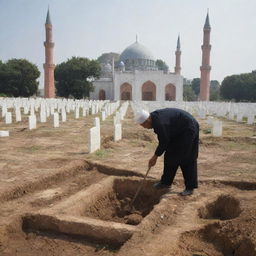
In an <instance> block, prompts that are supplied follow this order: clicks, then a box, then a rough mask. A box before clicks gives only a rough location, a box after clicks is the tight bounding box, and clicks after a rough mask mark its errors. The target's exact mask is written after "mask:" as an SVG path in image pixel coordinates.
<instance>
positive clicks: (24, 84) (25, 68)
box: [0, 59, 40, 97]
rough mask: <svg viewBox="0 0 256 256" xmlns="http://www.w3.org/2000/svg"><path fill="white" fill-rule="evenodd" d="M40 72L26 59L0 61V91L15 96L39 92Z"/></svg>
mask: <svg viewBox="0 0 256 256" xmlns="http://www.w3.org/2000/svg"><path fill="white" fill-rule="evenodd" d="M39 76H40V72H39V70H38V68H37V66H36V65H34V64H32V63H30V62H29V61H27V60H25V59H11V60H9V61H7V62H6V63H2V62H1V63H0V93H2V94H5V95H7V96H14V97H20V96H21V97H29V96H32V95H34V94H36V93H37V90H38V84H39V83H38V81H37V78H38V77H39Z"/></svg>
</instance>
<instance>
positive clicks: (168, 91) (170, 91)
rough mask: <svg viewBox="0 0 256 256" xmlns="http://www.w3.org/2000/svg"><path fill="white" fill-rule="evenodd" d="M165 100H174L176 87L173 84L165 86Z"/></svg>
mask: <svg viewBox="0 0 256 256" xmlns="http://www.w3.org/2000/svg"><path fill="white" fill-rule="evenodd" d="M165 100H167V101H171V100H176V87H175V85H173V84H167V85H166V86H165Z"/></svg>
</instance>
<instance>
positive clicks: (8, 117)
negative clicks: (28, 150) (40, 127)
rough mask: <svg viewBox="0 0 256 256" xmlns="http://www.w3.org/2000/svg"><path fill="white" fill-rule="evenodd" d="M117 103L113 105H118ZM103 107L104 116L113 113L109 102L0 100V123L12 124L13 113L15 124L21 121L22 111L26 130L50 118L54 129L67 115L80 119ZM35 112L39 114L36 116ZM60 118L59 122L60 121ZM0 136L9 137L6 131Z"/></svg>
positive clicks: (39, 99)
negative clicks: (70, 114) (25, 120)
mask: <svg viewBox="0 0 256 256" xmlns="http://www.w3.org/2000/svg"><path fill="white" fill-rule="evenodd" d="M119 104H120V102H119V101H117V102H115V103H114V105H119ZM103 107H104V110H105V111H104V112H105V115H106V116H108V115H110V114H111V113H112V112H113V109H114V107H113V103H110V101H108V100H106V101H91V100H71V99H43V98H36V99H34V98H32V99H29V98H0V110H1V115H0V121H1V117H2V119H3V120H4V121H5V124H11V123H13V117H12V115H13V113H14V112H15V118H16V122H21V121H22V114H21V112H22V110H23V114H24V115H28V117H27V116H26V118H28V129H29V130H32V129H36V127H37V120H38V121H40V122H42V123H44V122H47V119H48V118H49V117H50V118H51V120H52V125H53V127H54V128H56V127H59V125H60V121H61V122H66V121H67V113H70V112H74V118H75V119H78V118H80V114H81V110H82V116H83V117H85V116H86V115H88V114H91V115H95V114H97V113H98V112H99V111H101V110H102V108H103ZM9 110H10V112H9ZM36 112H39V113H38V114H36ZM60 117H61V120H60ZM0 136H1V137H3V136H9V132H8V131H2V132H1V133H0Z"/></svg>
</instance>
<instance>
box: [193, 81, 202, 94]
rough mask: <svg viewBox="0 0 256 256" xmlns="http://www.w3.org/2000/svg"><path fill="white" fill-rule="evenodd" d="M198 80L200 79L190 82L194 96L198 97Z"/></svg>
mask: <svg viewBox="0 0 256 256" xmlns="http://www.w3.org/2000/svg"><path fill="white" fill-rule="evenodd" d="M200 80H201V79H200V78H194V79H193V80H192V82H191V86H192V89H193V91H194V93H195V95H196V96H198V95H199V92H200Z"/></svg>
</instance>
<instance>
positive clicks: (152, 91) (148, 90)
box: [141, 81, 156, 101]
mask: <svg viewBox="0 0 256 256" xmlns="http://www.w3.org/2000/svg"><path fill="white" fill-rule="evenodd" d="M141 94H142V100H147V101H152V100H156V85H155V84H154V83H153V82H151V81H147V82H145V83H144V84H143V85H142V88H141Z"/></svg>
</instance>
